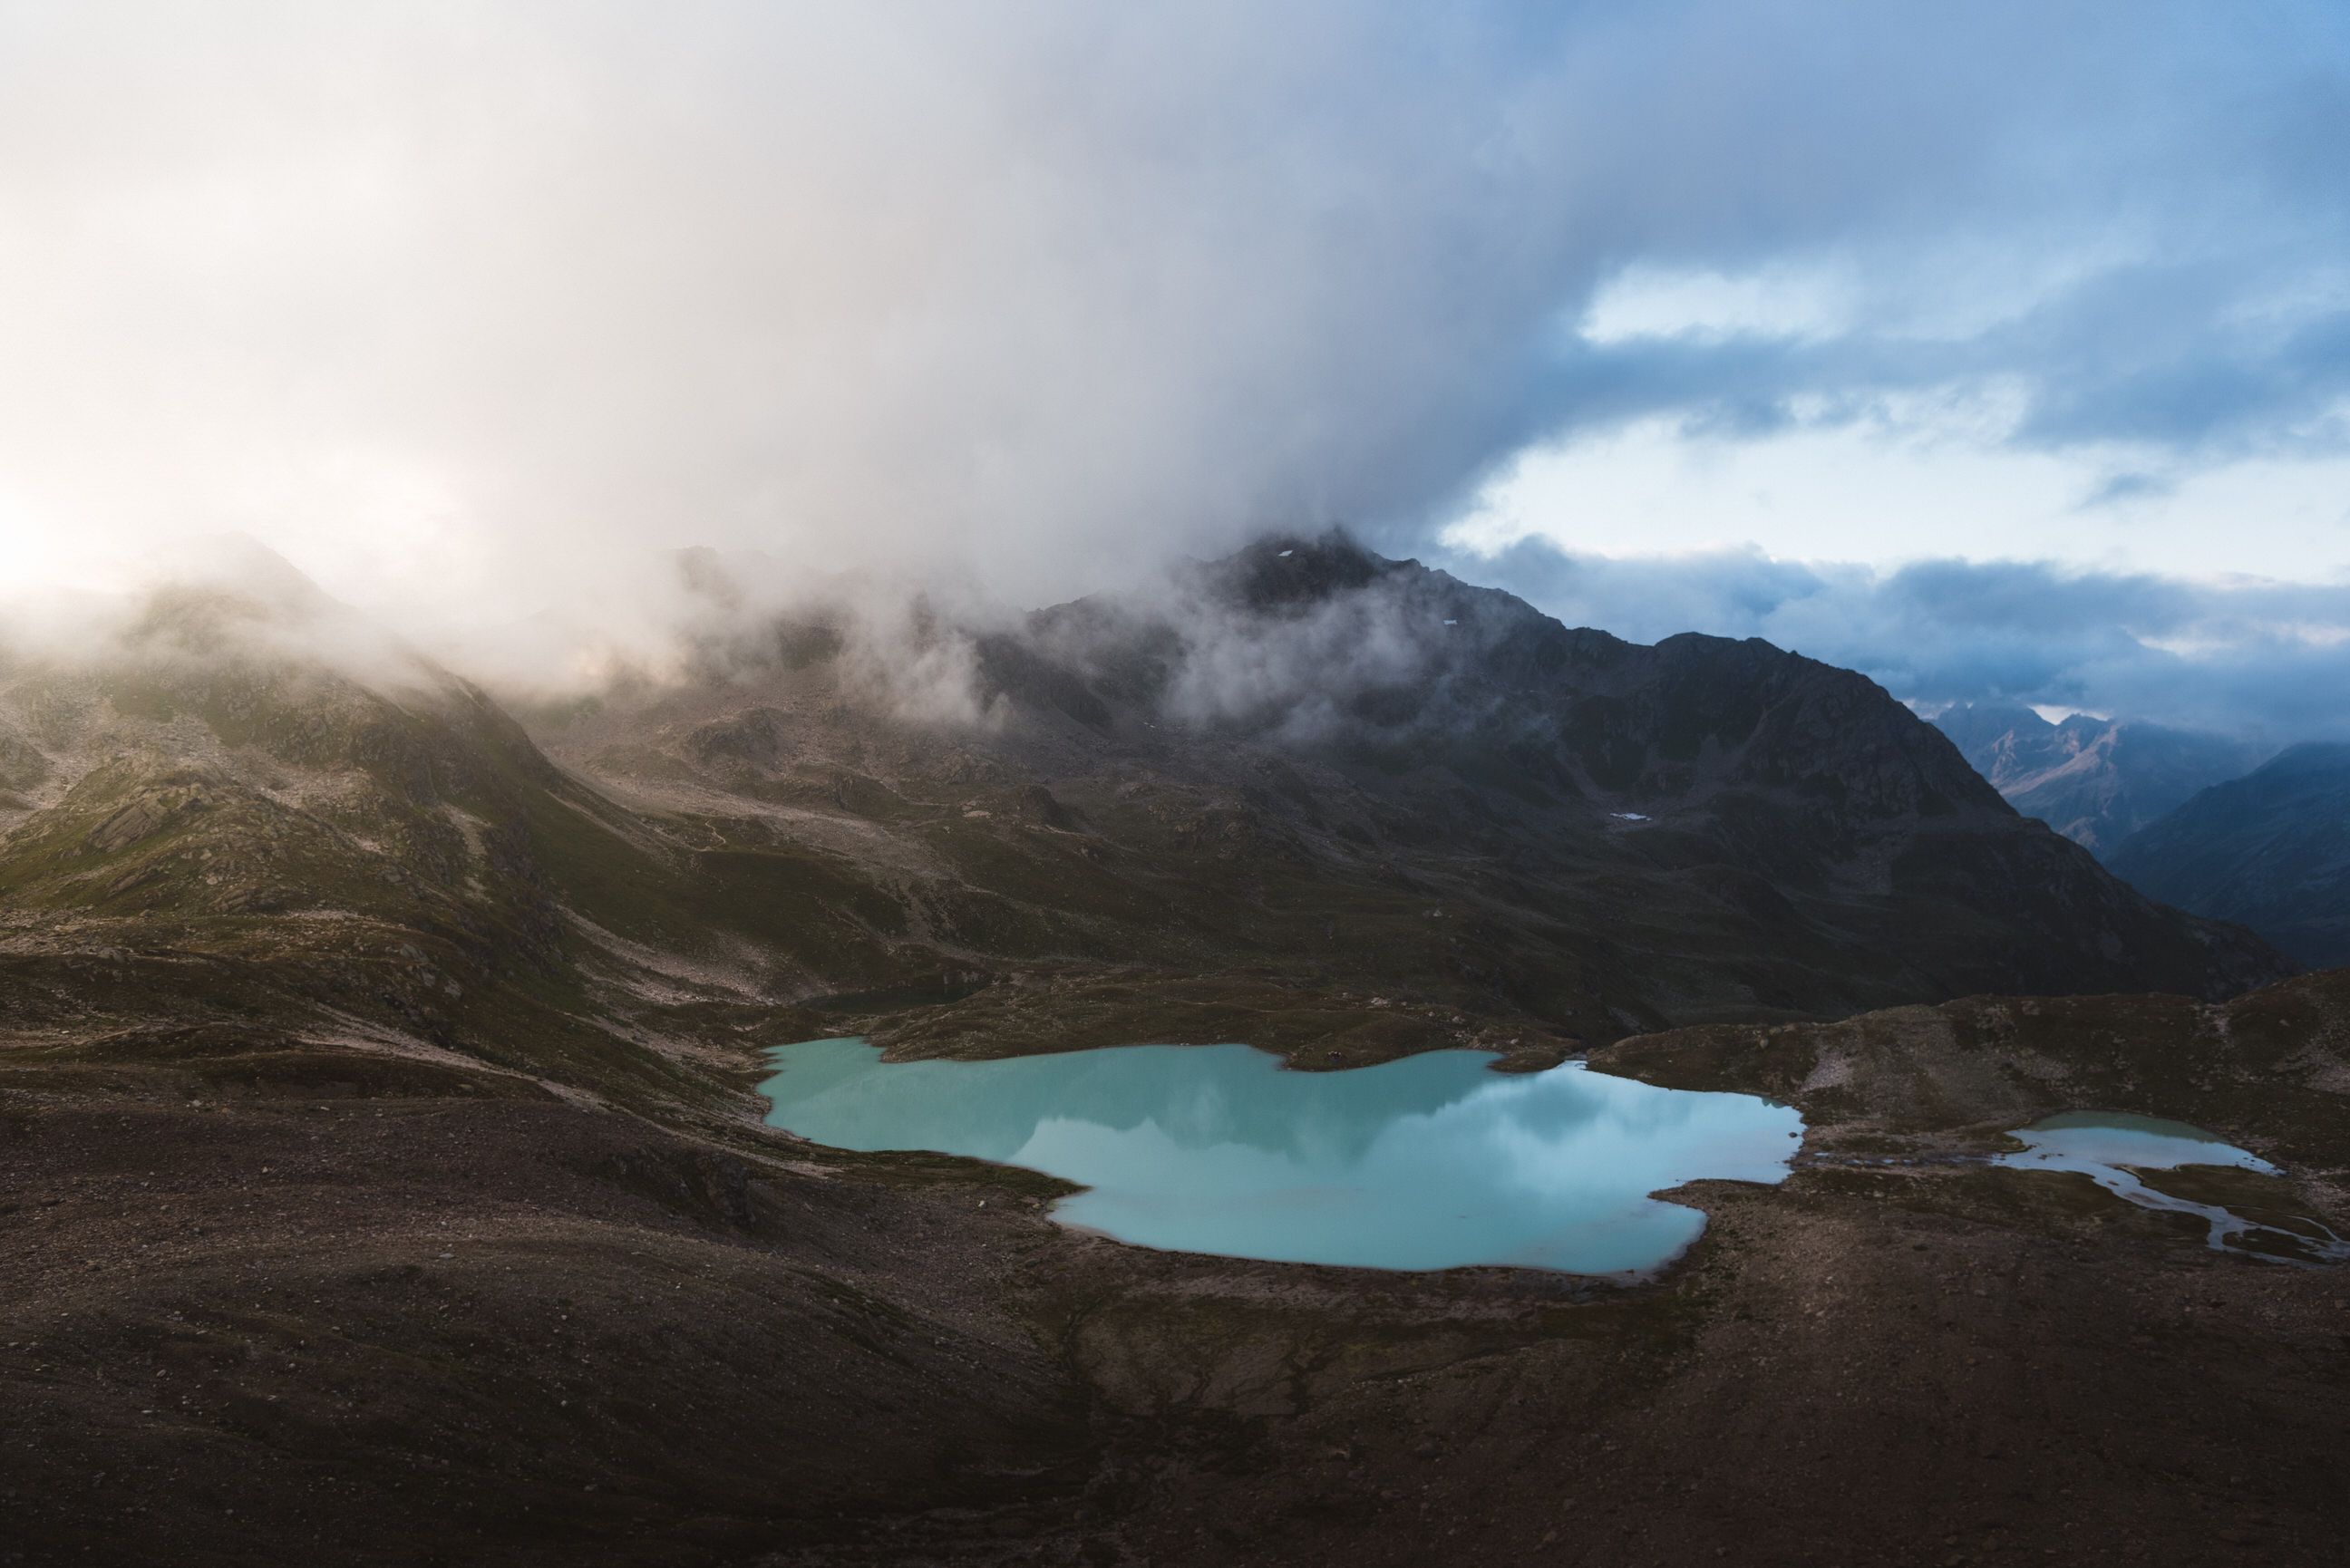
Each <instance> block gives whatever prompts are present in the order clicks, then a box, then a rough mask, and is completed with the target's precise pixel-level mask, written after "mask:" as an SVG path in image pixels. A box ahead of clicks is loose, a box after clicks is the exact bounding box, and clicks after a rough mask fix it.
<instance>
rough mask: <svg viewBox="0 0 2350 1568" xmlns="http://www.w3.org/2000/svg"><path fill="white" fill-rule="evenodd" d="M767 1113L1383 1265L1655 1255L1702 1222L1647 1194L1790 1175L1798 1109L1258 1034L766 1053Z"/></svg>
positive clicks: (1190, 1230)
mask: <svg viewBox="0 0 2350 1568" xmlns="http://www.w3.org/2000/svg"><path fill="white" fill-rule="evenodd" d="M770 1056H771V1058H772V1060H773V1061H774V1063H775V1067H776V1072H775V1075H774V1076H773V1077H771V1078H769V1079H768V1080H767V1081H766V1082H764V1084H762V1085H760V1089H761V1091H762V1092H763V1093H764V1094H765V1095H766V1096H768V1098H769V1099H770V1100H771V1101H773V1103H774V1106H775V1109H774V1110H773V1112H772V1113H771V1114H770V1115H769V1116H768V1117H767V1120H768V1121H769V1123H771V1124H772V1125H774V1126H775V1127H783V1128H785V1129H787V1130H788V1131H791V1132H795V1133H797V1134H799V1135H800V1136H801V1137H806V1138H810V1139H813V1140H814V1141H816V1142H817V1143H822V1144H829V1145H832V1146H833V1147H837V1148H850V1149H866V1150H871V1149H934V1150H937V1151H939V1152H941V1153H944V1154H959V1155H970V1156H973V1157H976V1158H981V1159H989V1160H995V1161H999V1162H1001V1163H1003V1164H1006V1165H1018V1166H1025V1167H1027V1168H1030V1169H1034V1170H1041V1171H1045V1172H1048V1173H1050V1174H1051V1175H1054V1176H1057V1177H1061V1178H1063V1179H1066V1180H1069V1181H1075V1182H1081V1183H1083V1184H1084V1185H1085V1186H1086V1187H1087V1189H1088V1190H1087V1191H1085V1192H1081V1193H1078V1194H1076V1195H1075V1196H1073V1197H1070V1198H1066V1199H1062V1200H1061V1201H1060V1202H1059V1203H1058V1204H1056V1205H1055V1209H1054V1211H1053V1212H1054V1217H1055V1219H1056V1220H1060V1221H1062V1222H1063V1223H1065V1224H1068V1225H1074V1226H1080V1227H1084V1228H1086V1229H1088V1230H1093V1231H1100V1232H1102V1233H1104V1234H1106V1235H1108V1236H1112V1237H1115V1238H1116V1239H1118V1241H1128V1242H1131V1243H1133V1244H1135V1245H1138V1246H1144V1247H1158V1248H1165V1249H1170V1250H1174V1251H1191V1252H1216V1253H1222V1254H1223V1255H1226V1256H1230V1257H1243V1258H1265V1259H1273V1260H1278V1261H1282V1262H1307V1263H1336V1264H1346V1265H1351V1266H1355V1267H1360V1268H1377V1269H1445V1268H1455V1267H1460V1266H1462V1265H1465V1264H1477V1263H1483V1264H1502V1265H1508V1266H1513V1267H1520V1268H1538V1269H1556V1270H1563V1271H1566V1272H1575V1273H1589V1274H1605V1273H1616V1272H1627V1271H1629V1272H1642V1271H1646V1270H1649V1269H1653V1268H1655V1267H1657V1266H1658V1265H1659V1264H1661V1263H1664V1262H1669V1261H1670V1260H1671V1259H1672V1258H1673V1257H1675V1256H1676V1255H1678V1254H1679V1252H1680V1251H1682V1250H1683V1249H1684V1248H1686V1247H1687V1246H1688V1245H1689V1244H1690V1241H1694V1240H1695V1239H1696V1237H1697V1235H1698V1233H1699V1232H1700V1231H1701V1230H1703V1229H1704V1226H1705V1219H1704V1216H1703V1215H1701V1214H1700V1213H1699V1212H1698V1211H1697V1210H1693V1209H1689V1208H1685V1207H1682V1206H1680V1205H1677V1204H1671V1203H1664V1202H1659V1201H1658V1200H1657V1199H1652V1198H1650V1197H1648V1194H1649V1193H1650V1192H1653V1191H1657V1190H1659V1189H1665V1188H1669V1187H1673V1186H1677V1185H1679V1183H1681V1182H1684V1181H1690V1180H1696V1179H1702V1178H1709V1177H1711V1178H1726V1179H1734V1180H1742V1181H1759V1182H1776V1181H1778V1180H1780V1179H1783V1177H1785V1175H1786V1174H1787V1168H1788V1159H1789V1157H1790V1156H1791V1155H1792V1154H1793V1153H1794V1150H1795V1149H1796V1147H1798V1142H1797V1140H1798V1138H1799V1137H1800V1136H1801V1134H1802V1130H1803V1122H1802V1119H1801V1118H1800V1117H1798V1116H1797V1115H1796V1114H1795V1112H1794V1110H1793V1109H1791V1108H1789V1107H1787V1106H1779V1105H1773V1104H1772V1103H1771V1102H1769V1101H1767V1100H1763V1099H1758V1098H1756V1097H1754V1096H1751V1095H1729V1094H1698V1093H1691V1092H1689V1091H1684V1090H1677V1089H1659V1088H1652V1087H1650V1086H1649V1085H1646V1084H1637V1083H1634V1082H1632V1081H1631V1080H1629V1079H1626V1078H1613V1077H1608V1076H1607V1075H1604V1074H1597V1073H1591V1072H1587V1071H1586V1070H1585V1069H1584V1068H1583V1067H1582V1066H1581V1065H1579V1064H1572V1063H1570V1064H1567V1065H1565V1066H1562V1067H1556V1068H1554V1069H1552V1070H1551V1071H1549V1072H1546V1073H1537V1074H1525V1075H1507V1074H1500V1073H1494V1072H1491V1071H1488V1070H1487V1066H1486V1064H1488V1063H1489V1062H1491V1061H1492V1057H1490V1056H1488V1055H1485V1054H1482V1053H1479V1052H1471V1051H1440V1052H1433V1053H1430V1054H1425V1055H1419V1056H1409V1057H1406V1058H1404V1059H1402V1060H1401V1061H1397V1062H1388V1063H1384V1064H1380V1065H1378V1066H1376V1067H1363V1068H1357V1069H1356V1070H1354V1071H1351V1072H1341V1073H1292V1072H1288V1071H1286V1070H1284V1068H1283V1067H1282V1065H1281V1062H1280V1059H1279V1058H1278V1057H1275V1056H1272V1055H1269V1054H1265V1053H1264V1052H1262V1051H1257V1050H1253V1049H1252V1048H1251V1047H1249V1046H1246V1045H1128V1046H1121V1047H1118V1048H1117V1049H1113V1050H1103V1051H1076V1052H1068V1053H1065V1054H1058V1055H1049V1056H1023V1057H1015V1058H1012V1059H1009V1060H1004V1061H995V1062H937V1061H931V1062H901V1063H884V1062H883V1061H882V1060H881V1053H880V1051H879V1049H878V1048H876V1047H874V1046H871V1045H868V1044H865V1043H864V1042H863V1041H862V1040H812V1041H809V1042H806V1044H798V1045H786V1046H783V1047H781V1048H779V1049H777V1050H775V1051H773V1052H771V1053H770Z"/></svg>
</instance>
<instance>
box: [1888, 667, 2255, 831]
mask: <svg viewBox="0 0 2350 1568" xmlns="http://www.w3.org/2000/svg"><path fill="white" fill-rule="evenodd" d="M1934 724H1935V727H1936V728H1938V729H1939V730H1940V731H1941V732H1943V733H1944V734H1947V735H1949V736H1950V739H1951V740H1952V741H1953V742H1956V743H1957V745H1958V748H1959V750H1960V752H1961V753H1964V754H1965V756H1966V759H1967V761H1968V762H1970V763H1973V764H1974V767H1975V770H1976V771H1977V772H1978V773H1980V774H1982V775H1983V777H1985V778H1986V779H1989V780H1990V781H1991V787H1992V788H1994V789H1996V790H1998V791H1999V793H2000V794H2002V795H2004V796H2005V797H2006V798H2007V802H2008V804H2009V805H2012V806H2013V807H2015V809H2016V810H2018V811H2020V812H2022V814H2023V815H2026V816H2034V817H2038V818H2039V819H2040V820H2041V821H2043V822H2044V823H2046V824H2048V826H2051V827H2054V829H2055V830H2056V831H2057V832H2059V833H2061V834H2063V835H2064V836H2065V837H2067V838H2070V839H2072V840H2073V841H2074V843H2076V844H2079V845H2081V846H2083V847H2085V848H2086V849H2088V850H2089V851H2090V852H2091V853H2092V854H2095V855H2097V856H2100V857H2106V856H2110V855H2111V854H2112V852H2113V851H2114V849H2115V847H2116V846H2118V845H2119V844H2120V843H2121V841H2122V840H2123V839H2125V838H2126V837H2128V836H2130V835H2131V834H2133V833H2135V832H2137V830H2138V829H2139V828H2141V827H2144V826H2146V825H2147V823H2150V822H2152V821H2153V820H2154V819H2155V818H2157V817H2158V816H2160V815H2163V814H2164V813H2165V812H2168V811H2170V810H2171V809H2173V808H2174V807H2176V806H2178V805H2182V804H2184V803H2185V801H2186V800H2187V798H2188V797H2189V796H2190V795H2192V794H2195V792H2196V791H2198V790H2201V789H2208V788H2209V787H2210V786H2211V785H2213V784H2220V783H2224V782H2225V781H2227V780H2229V779H2232V778H2241V776H2242V775H2243V774H2247V773H2249V772H2251V769H2252V768H2253V766H2254V765H2255V764H2257V763H2259V762H2260V761H2261V759H2262V757H2263V756H2265V755H2266V754H2267V749H2266V748H2265V747H2262V746H2259V745H2255V744H2252V743H2251V742H2242V741H2237V740H2232V739H2230V738H2229V737H2227V736H2224V735H2209V734H2201V733H2198V732H2192V731H2187V730H2173V729H2168V728H2166V727H2164V726H2162V725H2159V724H2147V723H2139V722H2133V721H2127V720H2109V719H2099V718H2095V717H2093V716H2092V715H2090V714H2087V713H2074V714H2073V715H2072V716H2071V717H2069V718H2067V719H2065V720H2064V722H2062V723H2054V724H2052V723H2050V722H2048V721H2047V720H2045V719H2043V718H2042V717H2041V716H2040V715H2039V714H2037V713H2035V712H2033V711H2032V710H2031V709H2029V708H2021V707H2014V706H2010V705H2003V704H1993V703H1981V702H1977V703H1961V704H1960V705H1959V706H1957V707H1955V708H1951V709H1948V710H1946V711H1943V712H1942V713H1940V714H1938V715H1937V716H1936V717H1935V719H1934Z"/></svg>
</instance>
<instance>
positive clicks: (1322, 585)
mask: <svg viewBox="0 0 2350 1568" xmlns="http://www.w3.org/2000/svg"><path fill="white" fill-rule="evenodd" d="M1417 566H1419V562H1417V561H1390V560H1388V559H1387V558H1386V557H1385V556H1378V555H1374V554H1373V553H1372V552H1370V551H1369V550H1367V549H1365V548H1363V546H1362V545H1358V544H1357V543H1356V542H1355V540H1354V539H1353V538H1352V537H1351V536H1350V535H1347V532H1346V530H1344V529H1342V528H1332V529H1329V530H1326V532H1324V533H1322V534H1320V535H1315V536H1313V537H1307V536H1305V535H1296V534H1286V535H1271V536H1268V537H1266V538H1263V539H1260V540H1258V541H1257V542H1256V543H1255V544H1253V545H1248V546H1247V547H1245V548H1243V549H1241V550H1238V551H1236V552H1234V553H1233V554H1232V555H1230V556H1224V557H1223V558H1222V559H1221V560H1215V561H1192V562H1188V563H1186V564H1185V566H1183V567H1182V568H1181V569H1180V570H1179V571H1178V572H1177V574H1176V579H1177V581H1178V582H1179V583H1180V584H1182V585H1183V586H1185V587H1190V588H1191V589H1192V590H1194V591H1195V592H1198V593H1199V594H1201V597H1206V598H1209V599H1211V600H1213V601H1215V602H1218V603H1221V604H1224V605H1228V606H1230V607H1233V608H1236V609H1243V610H1248V611H1252V612H1254V613H1256V614H1259V615H1277V614H1296V613H1300V612H1302V611H1305V610H1307V609H1310V608H1311V607H1314V606H1315V605H1319V604H1325V603H1327V602H1328V601H1329V600H1331V599H1332V598H1335V597H1337V596H1339V595H1341V594H1345V593H1351V592H1356V591H1358V590H1360V589H1362V588H1365V587H1369V586H1370V585H1371V584H1373V583H1375V582H1378V580H1380V579H1381V578H1382V577H1385V576H1389V575H1390V574H1393V573H1395V572H1399V571H1401V570H1404V569H1406V568H1408V567H1417Z"/></svg>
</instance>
